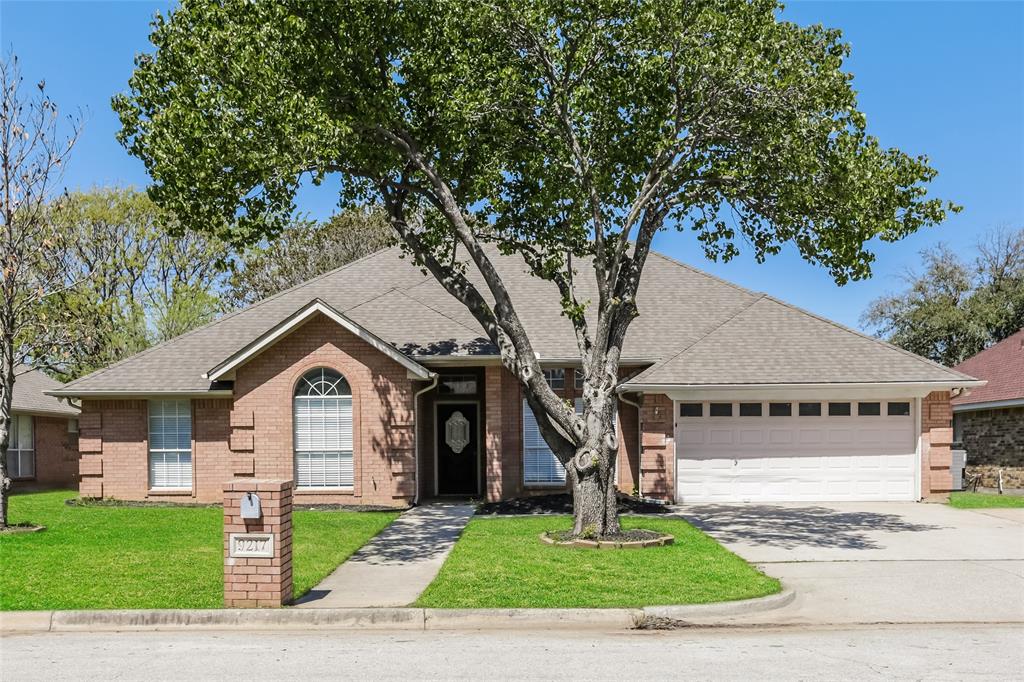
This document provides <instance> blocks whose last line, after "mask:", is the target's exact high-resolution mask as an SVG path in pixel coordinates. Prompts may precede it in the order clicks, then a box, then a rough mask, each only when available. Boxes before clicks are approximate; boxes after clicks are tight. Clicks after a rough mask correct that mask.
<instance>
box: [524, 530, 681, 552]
mask: <svg viewBox="0 0 1024 682" xmlns="http://www.w3.org/2000/svg"><path fill="white" fill-rule="evenodd" d="M540 541H541V542H543V543H544V544H546V545H551V546H553V547H573V548H579V549H602V550H603V549H645V548H647V547H664V546H665V545H671V544H672V543H673V542H675V537H673V536H672V535H669V534H668V533H658V532H657V531H653V530H647V529H645V528H633V529H627V530H623V531H620V532H618V533H616V534H614V535H602V536H601V537H600V538H592V537H574V536H573V535H572V533H571V532H569V531H566V530H549V531H547V532H545V533H541V534H540Z"/></svg>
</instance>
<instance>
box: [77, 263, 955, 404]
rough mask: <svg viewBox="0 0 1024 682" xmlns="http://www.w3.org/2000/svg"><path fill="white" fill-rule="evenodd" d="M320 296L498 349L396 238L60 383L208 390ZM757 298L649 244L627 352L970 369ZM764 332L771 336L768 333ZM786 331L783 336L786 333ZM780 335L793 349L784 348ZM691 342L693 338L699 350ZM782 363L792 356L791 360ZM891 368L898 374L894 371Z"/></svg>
mask: <svg viewBox="0 0 1024 682" xmlns="http://www.w3.org/2000/svg"><path fill="white" fill-rule="evenodd" d="M491 255H492V258H493V259H494V262H495V267H496V268H497V269H498V271H499V272H500V274H501V276H502V278H503V279H504V281H505V282H506V285H507V287H508V289H509V291H510V293H511V296H512V299H513V303H514V304H515V305H516V307H517V311H518V312H519V314H520V317H521V318H522V321H523V324H524V326H525V327H526V330H527V332H528V333H529V334H530V337H531V339H532V341H533V344H534V348H535V350H536V351H537V352H538V353H539V354H540V356H541V358H542V359H545V358H547V359H555V358H559V359H561V358H574V357H576V356H577V350H576V342H575V338H574V335H573V331H572V326H571V323H570V322H569V321H568V320H567V319H566V318H565V317H564V316H563V315H562V314H561V308H560V305H559V298H558V293H557V290H556V289H555V287H554V285H553V284H551V283H550V282H545V281H543V280H539V279H537V278H535V277H533V276H531V275H530V274H529V272H528V271H527V268H526V265H525V263H524V262H523V261H522V259H521V258H520V257H519V256H499V255H498V254H497V253H496V251H495V250H493V249H492V250H491ZM577 269H578V270H579V271H580V272H581V273H584V274H587V273H588V270H589V268H588V267H587V265H586V264H585V263H581V264H580V265H579V266H578V268H577ZM577 284H578V288H579V295H580V298H581V300H588V299H590V300H595V299H596V291H595V287H594V283H593V278H592V277H589V276H582V277H580V278H578V281H577ZM313 299H322V300H323V301H324V302H325V303H327V304H328V305H330V306H331V307H332V308H334V309H336V310H337V311H339V312H341V313H342V314H344V315H345V316H346V317H348V318H349V319H351V320H352V321H353V322H355V323H357V324H359V325H360V326H362V327H365V328H366V329H368V330H369V331H371V332H373V333H374V334H376V335H377V336H379V337H381V338H382V339H384V340H385V341H387V342H388V343H390V344H391V345H393V346H395V347H396V348H397V349H398V350H400V351H402V352H403V353H405V354H407V355H410V356H413V357H415V358H417V359H418V360H419V361H421V362H424V363H427V364H429V362H430V360H431V358H439V357H451V356H469V355H493V354H494V352H495V351H494V348H493V347H492V346H491V344H490V342H489V341H488V340H487V338H486V337H485V336H484V335H483V333H482V332H481V330H480V328H479V325H478V324H477V323H476V320H474V319H473V317H472V315H471V314H470V313H469V311H468V310H466V308H465V307H463V306H462V305H461V304H460V303H459V302H458V301H456V300H455V299H453V298H452V297H451V296H449V295H448V293H447V292H446V291H444V289H443V288H442V287H441V285H440V284H438V283H437V282H436V281H435V280H434V279H433V277H431V276H430V275H425V274H423V273H422V272H421V271H420V270H419V269H418V268H417V267H416V266H415V265H414V264H412V262H411V261H410V260H409V259H406V258H402V257H401V252H400V250H399V249H398V248H391V249H386V250H384V251H380V252H378V253H375V254H372V255H370V256H367V257H366V258H363V259H360V260H358V261H355V262H353V263H350V264H348V265H346V266H343V267H341V268H339V269H337V270H334V271H333V272H330V273H327V274H325V275H323V276H321V277H318V278H316V279H314V280H311V281H309V282H307V283H305V284H302V285H299V286H297V287H294V288H292V289H289V290H287V291H284V292H282V293H280V294H277V295H276V296H272V297H270V298H268V299H265V300H264V301H261V302H259V303H257V304H255V305H253V306H250V307H249V308H246V309H244V310H241V311H238V312H235V313H232V314H229V315H226V316H224V317H222V318H221V319H219V320H218V321H216V322H214V323H212V324H210V325H207V326H205V327H202V328H200V329H197V330H194V331H192V332H190V333H188V334H185V335H183V336H180V337H178V338H176V339H173V340H171V341H168V342H166V343H164V344H161V345H159V346H155V347H153V348H150V349H148V350H146V351H144V352H142V353H140V354H138V355H136V356H134V357H132V358H128V359H127V360H124V361H122V362H120V363H117V364H115V365H112V366H110V367H108V368H106V369H103V370H100V371H98V372H95V373H93V374H91V375H89V376H86V377H83V378H81V379H79V380H77V381H75V382H72V383H70V384H68V385H67V386H65V387H64V389H63V390H64V391H65V392H67V393H68V394H71V395H80V394H85V393H103V392H110V393H132V392H135V393H158V392H181V393H195V392H205V391H209V390H211V388H217V386H212V385H211V383H210V382H209V381H207V380H204V379H203V378H202V375H203V374H204V373H205V372H207V371H208V370H210V369H211V368H213V367H214V366H216V365H217V364H219V363H221V362H222V361H223V360H225V359H226V358H228V357H230V356H231V355H232V354H234V353H236V352H237V351H239V350H240V349H242V348H244V347H245V346H246V345H247V344H249V343H250V342H252V341H253V339H256V338H257V337H259V336H260V335H262V334H264V333H265V332H267V331H268V330H269V329H270V328H271V327H273V326H274V325H275V324H277V323H278V322H279V321H280V320H281V319H283V318H285V317H287V316H288V315H290V314H292V313H294V312H295V311H296V310H298V309H299V308H301V307H302V306H304V305H306V304H308V303H309V301H311V300H313ZM761 299H762V295H761V294H757V293H755V292H751V291H748V290H746V289H743V288H741V287H738V286H736V285H733V284H730V283H729V282H725V281H723V280H721V279H718V278H716V277H712V276H711V275H708V274H706V273H704V272H701V271H699V270H696V269H694V268H692V267H690V266H687V265H684V264H682V263H679V262H677V261H674V260H672V259H670V258H667V257H665V256H662V255H660V254H652V255H651V257H650V258H649V259H648V262H647V266H646V268H645V270H644V275H643V282H642V284H641V287H640V292H639V295H638V301H637V303H638V306H639V309H640V317H639V318H637V319H636V320H635V321H634V322H633V324H632V326H631V327H630V330H629V333H628V335H627V339H626V343H625V347H624V348H623V358H624V359H626V360H632V361H634V362H644V363H645V364H646V363H650V364H653V365H654V366H653V367H651V368H650V369H649V370H647V371H646V372H645V373H644V377H645V379H646V380H653V379H655V378H657V379H658V380H659V381H661V380H662V379H665V378H673V377H677V378H679V379H680V380H688V379H690V378H693V377H696V376H697V374H692V372H703V374H700V376H702V377H705V378H706V379H710V378H711V377H712V375H716V376H717V378H716V379H714V383H727V381H726V379H729V381H748V382H751V383H757V382H758V381H759V380H767V379H768V378H771V377H774V378H778V377H789V378H790V379H792V378H794V377H804V378H807V377H812V376H813V377H814V381H816V382H829V381H858V382H870V381H891V380H914V381H928V380H934V379H935V377H941V378H943V379H945V380H958V379H961V378H963V375H959V374H957V373H956V372H952V371H951V370H947V369H944V368H941V367H939V366H937V365H934V364H933V363H930V362H928V361H926V360H924V359H922V358H918V357H916V356H913V355H910V354H908V353H905V352H903V351H900V350H898V349H895V348H893V347H891V346H887V345H885V344H882V343H880V342H878V341H874V340H870V339H868V338H866V337H864V336H862V335H860V334H857V333H856V332H852V331H850V330H847V329H843V328H841V327H838V326H837V325H834V324H832V323H830V322H827V321H824V320H821V319H820V318H816V317H814V316H812V315H810V314H809V313H805V312H803V311H797V310H796V309H793V308H788V307H786V306H783V304H779V303H778V302H774V303H771V304H770V305H768V306H767V307H766V304H762V303H761ZM754 304H756V306H755V305H754ZM776 306H779V307H781V308H783V309H784V311H783V312H779V311H776V312H774V313H769V308H771V310H774V309H775V307H776ZM748 311H753V313H750V312H748ZM754 313H756V314H754ZM781 317H785V318H786V319H785V320H781ZM808 327H813V328H814V329H816V330H819V331H820V329H822V328H824V329H826V330H827V332H828V333H827V334H826V335H825V336H822V337H821V338H811V337H810V336H807V335H804V334H805V333H801V334H796V333H794V332H793V330H794V329H796V328H800V329H805V328H808ZM709 334H713V335H714V339H716V341H712V342H709V343H710V346H714V345H729V346H730V347H738V348H748V347H749V348H748V350H749V351H751V352H748V353H747V354H746V357H745V358H735V357H728V356H722V355H721V354H717V355H716V354H715V353H713V352H711V351H713V350H714V349H713V348H711V347H710V346H709V344H704V342H702V341H701V339H705V337H708V335H709ZM766 334H776V335H777V336H776V338H772V337H771V336H766ZM766 339H771V343H765V340H766ZM782 340H785V342H784V343H780V341H782ZM794 344H795V345H794ZM785 345H792V348H790V349H789V350H787V349H786V348H783V346H785ZM687 349H693V351H694V354H692V355H691V354H690V351H689V350H687ZM701 349H704V351H705V355H706V357H707V360H708V361H709V362H710V364H709V365H708V366H707V367H706V368H694V367H693V362H692V360H700V361H703V359H704V357H705V355H697V353H698V352H700V351H701ZM837 349H842V352H837ZM766 350H771V352H772V355H771V357H772V359H771V360H770V361H769V360H766V359H765V358H766V357H767V356H766V355H765V351H766ZM681 351H685V353H682V352H681ZM753 351H757V352H753ZM787 363H789V364H791V365H792V366H791V367H788V368H787V367H786V366H785V365H786V364H787ZM889 371H892V372H894V374H887V372H889ZM894 376H895V377H899V379H894V378H893V377H894ZM634 381H638V380H634Z"/></svg>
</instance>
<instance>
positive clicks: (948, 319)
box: [862, 229, 1024, 366]
mask: <svg viewBox="0 0 1024 682" xmlns="http://www.w3.org/2000/svg"><path fill="white" fill-rule="evenodd" d="M976 251H977V254H976V255H975V257H974V259H973V260H966V259H964V258H963V257H962V256H961V255H959V254H957V253H955V252H954V251H953V250H952V249H950V248H949V247H948V246H945V245H943V244H939V245H938V246H936V247H934V248H932V249H928V250H925V251H923V252H922V253H921V258H922V260H923V264H924V272H922V273H917V272H914V271H912V270H911V271H908V273H907V274H906V276H905V277H904V283H905V284H906V288H905V289H904V290H903V291H902V292H900V293H897V294H889V295H886V296H882V297H880V298H878V299H876V300H875V301H873V302H872V303H871V305H870V307H869V308H868V309H867V310H866V311H865V313H864V315H863V317H862V321H863V323H864V324H866V325H869V326H871V327H874V328H875V329H877V330H878V331H879V333H880V334H881V335H883V336H884V337H885V338H886V339H887V340H888V341H890V342H891V343H894V344H896V345H897V346H900V347H901V348H905V349H906V350H909V351H911V352H912V353H917V354H918V355H923V356H924V357H927V358H931V359H932V360H935V361H936V362H939V363H942V364H944V365H947V366H953V365H957V364H959V363H961V362H963V361H964V360H966V359H967V358H969V357H971V356H972V355H974V354H976V353H978V352H980V351H981V350H983V349H985V348H986V347H987V346H990V345H992V344H994V343H998V342H999V341H1002V340H1003V339H1005V338H1006V337H1008V336H1010V335H1012V334H1014V333H1016V332H1017V331H1018V330H1020V329H1021V328H1024V230H1022V229H1017V230H1009V229H997V230H993V231H992V232H990V233H988V234H987V235H986V236H985V237H984V238H983V239H982V240H981V241H980V242H979V243H978V244H977V246H976Z"/></svg>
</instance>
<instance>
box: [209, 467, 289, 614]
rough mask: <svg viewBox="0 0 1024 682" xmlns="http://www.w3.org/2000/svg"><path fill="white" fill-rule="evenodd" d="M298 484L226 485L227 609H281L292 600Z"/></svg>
mask: <svg viewBox="0 0 1024 682" xmlns="http://www.w3.org/2000/svg"><path fill="white" fill-rule="evenodd" d="M292 488H293V483H292V481H281V480H261V479H254V478H239V479H235V480H233V481H229V482H228V483H226V484H225V485H224V606H226V607H229V608H232V607H234V608H258V607H277V606H283V605H285V604H287V603H289V602H290V601H291V599H292Z"/></svg>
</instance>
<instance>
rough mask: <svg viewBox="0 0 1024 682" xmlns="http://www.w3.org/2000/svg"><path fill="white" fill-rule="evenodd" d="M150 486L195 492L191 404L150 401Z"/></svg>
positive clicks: (187, 402)
mask: <svg viewBox="0 0 1024 682" xmlns="http://www.w3.org/2000/svg"><path fill="white" fill-rule="evenodd" d="M149 487H150V488H174V489H186V490H191V489H192V403H191V401H189V400H150V401H149Z"/></svg>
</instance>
